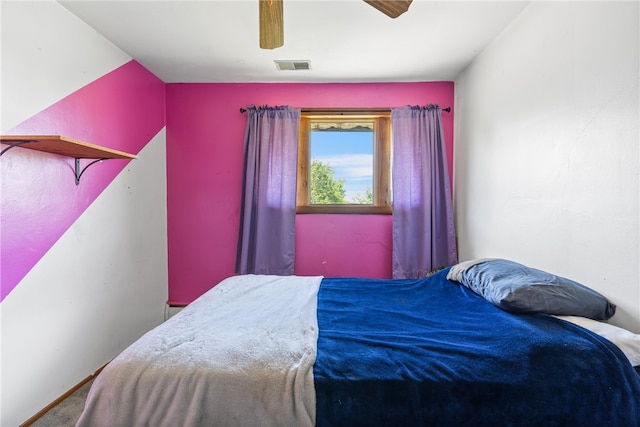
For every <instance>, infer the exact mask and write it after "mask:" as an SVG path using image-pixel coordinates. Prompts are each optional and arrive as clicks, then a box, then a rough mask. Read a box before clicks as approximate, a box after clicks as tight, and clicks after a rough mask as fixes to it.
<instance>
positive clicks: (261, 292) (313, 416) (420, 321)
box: [78, 263, 640, 427]
mask: <svg viewBox="0 0 640 427" xmlns="http://www.w3.org/2000/svg"><path fill="white" fill-rule="evenodd" d="M479 265H487V263H484V264H483V263H476V264H473V265H471V266H468V265H467V266H466V267H465V270H464V271H465V272H468V271H474V270H475V269H477V268H478V266H479ZM453 268H456V267H453ZM453 268H446V269H443V270H441V271H439V272H437V273H435V274H433V275H431V276H429V277H425V278H421V279H402V280H381V279H362V278H322V277H302V276H288V277H281V276H267V275H246V276H234V277H230V278H228V279H225V280H223V281H222V282H221V283H220V284H218V285H217V286H215V287H213V288H212V289H211V290H210V291H208V292H207V293H205V294H204V295H203V296H201V297H200V298H198V299H197V300H196V301H194V302H193V303H192V304H190V305H189V306H188V307H186V308H185V309H184V310H182V311H181V312H180V313H178V314H177V315H175V316H174V317H172V318H170V319H169V320H168V321H166V322H165V323H163V324H162V325H160V326H158V327H157V328H155V329H153V330H152V331H150V332H148V333H147V334H145V335H144V336H143V337H141V338H140V339H139V340H138V341H136V342H135V343H134V344H132V345H131V346H130V347H128V348H127V349H126V350H125V351H123V352H122V353H121V354H120V355H119V356H117V357H116V358H115V359H114V360H113V361H112V362H110V363H109V364H108V365H107V366H106V367H105V369H104V370H103V371H102V372H101V374H100V375H99V376H98V377H97V378H96V379H95V381H94V384H93V385H92V388H91V390H90V393H89V396H88V398H87V401H86V404H85V409H84V412H83V413H82V415H81V417H80V420H79V421H78V426H80V427H83V426H110V427H112V426H187V425H189V426H197V425H203V426H205V425H206V426H217V425H219V426H236V425H242V426H256V425H260V426H311V425H318V426H373V425H376V426H391V425H393V426H395V425H398V426H399V425H403V426H408V425H422V426H497V425H500V426H528V425H530V426H540V425H544V426H569V425H576V426H638V425H640V375H639V374H638V372H636V371H635V370H634V367H633V364H632V362H631V359H630V357H631V358H634V357H635V356H634V355H631V356H629V354H630V353H629V352H624V351H623V350H622V349H621V347H620V346H618V345H616V344H613V343H612V342H611V341H610V340H608V339H606V338H604V337H603V336H602V335H600V334H597V333H594V332H592V331H590V330H589V329H586V328H585V327H583V326H579V325H577V324H575V323H574V322H571V321H567V320H566V319H569V317H567V318H562V317H558V316H553V315H550V314H547V313H542V312H531V311H530V310H528V309H522V308H518V309H516V310H506V309H504V308H503V307H500V306H499V304H496V303H495V302H494V301H491V300H490V299H489V298H487V296H486V295H483V294H482V292H478V290H477V289H476V290H474V289H471V288H470V287H469V286H467V285H465V284H463V283H461V281H459V280H460V278H459V277H458V278H457V279H458V280H452V279H451V278H452V272H453V271H452V270H453ZM456 271H458V272H459V271H460V270H459V269H458V270H456ZM485 276H486V275H485ZM485 276H483V278H486V277H485ZM448 277H449V278H448ZM606 304H607V305H606V306H605V308H604V311H605V314H604V315H605V317H606V316H607V315H610V314H611V310H612V309H614V308H615V307H614V306H613V305H612V304H610V303H608V302H607V303H606ZM607 310H608V312H607ZM553 314H556V315H560V316H562V315H566V313H553ZM579 317H580V316H579ZM580 318H581V317H580ZM595 321H597V322H599V321H598V320H595ZM629 334H630V337H631V340H632V344H631V347H630V348H631V349H632V351H634V350H633V349H634V348H635V347H634V346H635V344H634V341H633V340H634V339H635V338H634V337H638V339H640V336H637V335H634V334H631V333H630V332H629ZM638 344H639V345H640V341H638ZM639 348H640V347H639ZM639 353H640V351H639ZM638 357H640V356H638ZM638 363H639V364H640V362H638Z"/></svg>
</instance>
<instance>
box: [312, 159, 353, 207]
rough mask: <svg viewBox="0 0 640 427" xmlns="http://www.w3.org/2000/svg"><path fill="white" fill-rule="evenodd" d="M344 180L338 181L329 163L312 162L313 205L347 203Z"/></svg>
mask: <svg viewBox="0 0 640 427" xmlns="http://www.w3.org/2000/svg"><path fill="white" fill-rule="evenodd" d="M344 196H345V189H344V179H339V180H336V179H335V178H334V177H333V169H331V166H330V165H329V163H323V162H321V161H319V160H314V161H313V162H311V204H312V205H319V204H340V203H345V200H344Z"/></svg>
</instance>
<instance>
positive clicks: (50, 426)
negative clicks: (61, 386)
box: [31, 380, 93, 427]
mask: <svg viewBox="0 0 640 427" xmlns="http://www.w3.org/2000/svg"><path fill="white" fill-rule="evenodd" d="M92 383H93V380H91V381H89V382H87V383H86V384H84V385H83V386H82V387H80V388H79V389H78V390H76V391H75V392H74V393H73V394H72V395H70V396H69V397H67V398H66V399H65V400H63V401H62V402H60V403H59V404H58V405H56V406H54V407H53V408H51V409H50V410H48V411H47V412H46V413H45V414H44V415H43V416H42V417H40V418H38V419H37V420H36V421H35V422H34V423H33V424H31V427H73V426H75V425H76V422H77V421H78V419H79V418H80V414H81V413H82V410H83V409H84V402H85V400H86V399H87V394H89V389H90V388H91V384H92Z"/></svg>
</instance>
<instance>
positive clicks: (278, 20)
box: [260, 0, 284, 49]
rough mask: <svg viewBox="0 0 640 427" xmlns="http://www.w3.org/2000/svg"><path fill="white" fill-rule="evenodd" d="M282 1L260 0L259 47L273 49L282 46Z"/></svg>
mask: <svg viewBox="0 0 640 427" xmlns="http://www.w3.org/2000/svg"><path fill="white" fill-rule="evenodd" d="M282 1H283V0H260V47H261V48H262V49H275V48H277V47H280V46H282V45H283V44H284V18H283V12H282V9H283V8H282Z"/></svg>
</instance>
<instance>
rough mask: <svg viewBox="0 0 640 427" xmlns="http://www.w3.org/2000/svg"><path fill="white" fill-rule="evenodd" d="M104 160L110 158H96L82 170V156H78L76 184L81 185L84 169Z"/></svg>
mask: <svg viewBox="0 0 640 427" xmlns="http://www.w3.org/2000/svg"><path fill="white" fill-rule="evenodd" d="M103 160H109V159H108V158H106V157H105V158H102V159H98V160H94V161H93V162H91V163H89V164H87V165H86V166H85V167H83V168H82V170H81V169H80V158H78V157H76V171H75V172H76V185H80V177H81V176H82V174H83V173H84V171H86V170H87V168H88V167H89V166H91V165H92V164H94V163H99V162H101V161H103Z"/></svg>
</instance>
